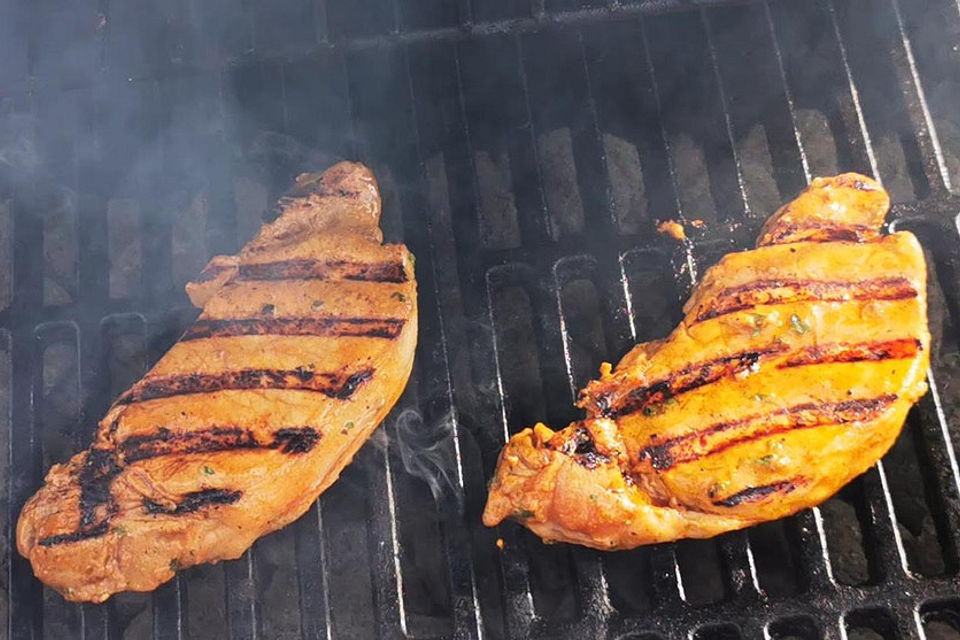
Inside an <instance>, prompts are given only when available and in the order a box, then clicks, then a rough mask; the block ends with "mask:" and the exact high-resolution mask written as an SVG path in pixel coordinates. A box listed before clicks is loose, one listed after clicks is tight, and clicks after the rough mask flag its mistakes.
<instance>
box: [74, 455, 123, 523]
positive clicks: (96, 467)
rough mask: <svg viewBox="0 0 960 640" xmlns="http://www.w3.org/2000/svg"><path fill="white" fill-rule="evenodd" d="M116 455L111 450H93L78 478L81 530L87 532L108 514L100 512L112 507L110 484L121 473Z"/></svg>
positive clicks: (84, 462)
mask: <svg viewBox="0 0 960 640" xmlns="http://www.w3.org/2000/svg"><path fill="white" fill-rule="evenodd" d="M120 471H121V467H120V465H119V464H118V463H117V457H116V454H115V453H114V452H113V451H112V450H110V449H91V450H90V451H89V452H87V457H86V459H84V461H83V467H82V468H81V469H80V473H79V474H78V476H77V482H78V484H79V485H80V530H81V531H83V530H86V529H88V528H89V527H92V526H94V525H95V523H97V521H98V520H102V519H103V518H104V517H105V516H106V514H100V513H98V511H99V510H100V509H101V507H105V508H106V511H108V512H109V511H110V510H111V506H110V483H111V482H112V481H113V479H114V478H115V477H116V476H117V475H118V474H119V473H120Z"/></svg>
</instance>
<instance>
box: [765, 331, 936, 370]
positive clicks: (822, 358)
mask: <svg viewBox="0 0 960 640" xmlns="http://www.w3.org/2000/svg"><path fill="white" fill-rule="evenodd" d="M922 348H923V345H921V344H920V341H919V340H917V339H916V338H901V339H898V340H885V341H873V342H861V343H857V344H849V343H846V342H834V343H831V344H818V345H814V346H812V347H807V348H806V349H803V350H801V351H799V352H797V353H795V354H793V355H791V356H790V357H789V358H787V359H786V360H785V361H784V362H782V363H780V365H779V366H780V367H781V368H788V367H800V366H804V365H814V364H830V363H837V362H876V361H881V360H904V359H908V358H913V357H915V356H916V355H917V353H919V352H920V350H921V349H922Z"/></svg>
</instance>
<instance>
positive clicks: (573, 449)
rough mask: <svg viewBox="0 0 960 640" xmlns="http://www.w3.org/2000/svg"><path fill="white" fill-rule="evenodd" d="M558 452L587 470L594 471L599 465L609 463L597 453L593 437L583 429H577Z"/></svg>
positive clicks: (605, 457)
mask: <svg viewBox="0 0 960 640" xmlns="http://www.w3.org/2000/svg"><path fill="white" fill-rule="evenodd" d="M560 451H562V452H563V453H565V454H567V455H568V456H570V457H572V458H573V459H574V460H575V461H576V462H577V464H579V465H580V466H583V467H586V468H587V469H595V468H597V467H598V466H599V465H601V464H604V463H606V462H609V461H610V458H609V457H608V456H606V455H604V454H603V453H600V452H599V451H597V443H596V442H594V440H593V435H592V434H591V433H590V431H589V430H588V429H587V428H585V427H577V428H576V429H575V430H574V432H573V436H572V437H571V438H570V439H568V440H567V441H566V442H564V443H563V445H562V446H561V448H560Z"/></svg>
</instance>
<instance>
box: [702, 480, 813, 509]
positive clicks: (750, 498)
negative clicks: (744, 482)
mask: <svg viewBox="0 0 960 640" xmlns="http://www.w3.org/2000/svg"><path fill="white" fill-rule="evenodd" d="M802 482H803V479H802V478H794V479H792V480H781V481H780V482H773V483H771V484H764V485H760V486H757V487H748V488H746V489H744V490H743V491H738V492H737V493H734V494H733V495H730V496H727V497H726V498H723V499H721V500H713V501H712V502H713V504H715V505H716V506H718V507H736V506H738V505H741V504H744V503H745V502H759V501H760V500H763V499H764V498H766V497H767V496H770V495H773V494H776V493H779V494H784V495H786V494H788V493H791V492H792V491H794V490H795V489H796V488H797V487H798V486H799V485H800V484H802Z"/></svg>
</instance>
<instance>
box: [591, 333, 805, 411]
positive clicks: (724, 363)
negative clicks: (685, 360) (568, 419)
mask: <svg viewBox="0 0 960 640" xmlns="http://www.w3.org/2000/svg"><path fill="white" fill-rule="evenodd" d="M786 349H787V346H786V345H783V344H772V345H769V346H767V347H763V348H761V349H756V350H754V351H744V352H741V353H735V354H733V355H729V356H723V357H721V358H715V359H713V360H706V361H704V362H698V363H695V364H691V365H689V366H687V367H684V368H683V369H680V370H679V371H676V372H674V373H672V374H670V376H669V377H667V378H664V379H662V380H658V381H656V382H653V383H651V384H649V385H646V386H642V387H637V388H636V389H632V390H631V391H629V392H628V393H627V394H626V396H625V397H623V399H622V401H619V402H618V401H617V400H616V399H614V397H613V392H611V393H605V394H600V395H599V396H597V397H596V398H595V399H594V400H593V402H594V405H595V407H596V413H597V414H599V415H601V416H604V417H607V418H616V417H619V416H623V415H627V414H630V413H635V412H637V411H644V410H650V409H653V408H654V407H656V406H658V405H660V404H661V403H663V402H664V401H666V400H668V399H670V398H673V397H675V396H678V395H680V394H681V393H684V392H687V391H692V390H693V389H697V388H699V387H703V386H705V385H708V384H712V383H714V382H717V381H719V380H723V379H725V378H732V377H733V376H736V375H737V374H740V373H743V372H745V371H749V370H751V369H753V368H755V367H757V366H758V365H759V363H760V361H761V360H762V359H763V358H766V357H769V356H772V355H776V354H779V353H782V352H784V351H785V350H786Z"/></svg>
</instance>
